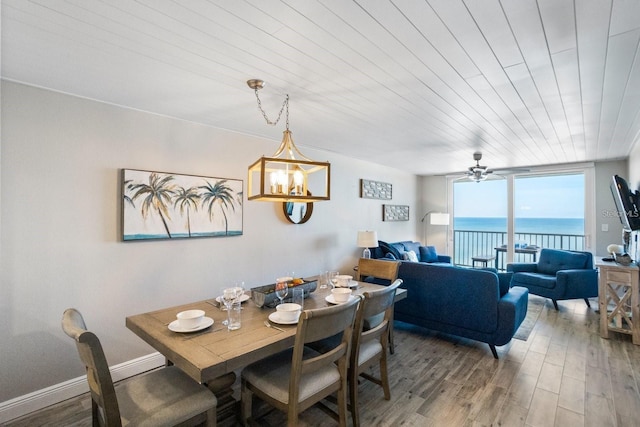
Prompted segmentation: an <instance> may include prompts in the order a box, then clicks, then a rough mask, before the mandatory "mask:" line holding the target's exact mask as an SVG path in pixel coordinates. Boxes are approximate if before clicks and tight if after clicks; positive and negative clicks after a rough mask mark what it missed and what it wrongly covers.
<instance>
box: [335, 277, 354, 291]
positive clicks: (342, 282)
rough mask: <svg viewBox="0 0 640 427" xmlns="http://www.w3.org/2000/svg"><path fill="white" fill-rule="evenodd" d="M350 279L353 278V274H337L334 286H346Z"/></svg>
mask: <svg viewBox="0 0 640 427" xmlns="http://www.w3.org/2000/svg"><path fill="white" fill-rule="evenodd" d="M352 279H353V276H349V275H346V274H338V275H337V276H336V286H338V287H341V288H348V287H349V283H351V280H352Z"/></svg>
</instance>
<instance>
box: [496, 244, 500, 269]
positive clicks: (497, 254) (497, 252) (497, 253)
mask: <svg viewBox="0 0 640 427" xmlns="http://www.w3.org/2000/svg"><path fill="white" fill-rule="evenodd" d="M499 252H500V251H499V250H497V249H496V270H498V258H499V257H500V254H499Z"/></svg>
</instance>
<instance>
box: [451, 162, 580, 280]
mask: <svg viewBox="0 0 640 427" xmlns="http://www.w3.org/2000/svg"><path fill="white" fill-rule="evenodd" d="M584 186H585V184H584V174H582V173H572V174H555V175H536V176H526V177H516V178H515V179H514V185H513V188H514V191H513V192H514V194H513V195H512V196H511V197H509V195H508V194H507V185H506V180H504V179H503V180H495V181H485V182H480V183H475V182H456V183H454V186H453V187H454V203H453V206H454V216H453V228H454V230H453V245H454V251H453V257H454V263H455V264H458V265H466V266H472V264H473V262H472V258H473V257H483V258H492V259H491V262H492V264H491V266H495V267H496V268H498V269H501V270H502V269H504V268H505V267H506V260H507V257H506V255H507V253H506V252H507V247H506V244H507V241H508V235H507V230H508V221H509V217H508V211H509V209H508V203H509V202H508V200H510V199H511V200H513V209H512V212H513V219H514V227H513V234H514V235H513V242H514V248H513V251H514V254H513V261H514V262H531V261H535V260H536V259H537V254H538V252H539V250H540V249H541V248H555V249H569V250H584V238H585V237H584V236H585V218H584V209H585V188H584Z"/></svg>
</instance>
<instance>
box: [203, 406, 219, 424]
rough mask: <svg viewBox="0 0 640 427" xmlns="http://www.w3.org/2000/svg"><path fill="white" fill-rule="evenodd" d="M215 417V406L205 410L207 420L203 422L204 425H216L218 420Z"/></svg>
mask: <svg viewBox="0 0 640 427" xmlns="http://www.w3.org/2000/svg"><path fill="white" fill-rule="evenodd" d="M216 418H217V414H216V408H211V409H209V410H208V411H207V421H206V422H205V425H206V426H207V427H216V424H217V422H218V420H217V419H216Z"/></svg>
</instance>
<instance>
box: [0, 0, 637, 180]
mask: <svg viewBox="0 0 640 427" xmlns="http://www.w3.org/2000/svg"><path fill="white" fill-rule="evenodd" d="M1 8H2V77H3V78H4V79H7V80H11V81H18V82H24V83H27V84H31V85H36V86H41V87H45V88H50V89H53V90H57V91H62V92H67V93H71V94H76V95H79V96H83V97H88V98H92V99H96V100H101V101H105V102H109V103H114V104H118V105H123V106H128V107H132V108H135V109H140V110H144V111H150V112H154V113H159V114H164V115H167V116H171V117H177V118H182V119H185V120H190V121H194V122H198V123H204V124H207V125H212V126H216V127H220V128H225V129H231V130H235V131H240V132H244V133H248V134H251V135H260V136H264V137H267V138H270V139H272V140H273V141H274V143H273V144H272V145H271V146H265V150H264V153H256V157H258V156H259V155H261V154H266V155H270V154H272V152H273V151H274V150H275V148H276V147H277V145H278V142H279V140H280V139H281V132H282V131H283V130H284V126H283V124H282V123H280V124H279V125H278V126H276V127H271V126H268V125H267V124H266V123H265V122H264V120H263V118H262V117H261V115H260V113H259V112H258V110H257V106H256V100H255V97H254V95H253V93H252V91H251V90H250V89H249V88H248V87H247V86H246V83H245V82H246V80H247V79H249V78H261V79H263V80H265V81H266V82H267V86H266V87H265V89H263V90H262V91H261V92H260V96H261V98H262V100H263V105H264V107H265V109H267V111H268V113H270V114H271V115H273V116H275V115H276V114H277V111H278V109H279V106H280V104H281V102H282V100H283V97H284V95H285V94H287V93H288V94H289V95H290V97H291V102H290V110H291V114H290V123H291V130H292V131H293V136H294V140H295V141H296V143H297V145H298V146H299V147H300V148H301V149H302V151H303V152H304V150H305V148H307V149H308V148H309V147H313V148H318V149H321V150H328V151H333V152H337V153H342V154H344V155H347V156H350V157H355V158H360V159H364V160H369V161H372V162H376V163H380V164H386V165H390V166H393V167H397V168H401V169H406V170H409V171H412V172H414V173H416V174H425V175H429V174H443V173H450V172H453V171H460V170H464V169H466V168H467V167H468V166H471V164H473V161H472V153H473V152H474V151H482V152H483V154H484V158H483V163H484V164H487V165H488V166H490V167H492V168H506V167H518V166H535V165H547V164H557V163H566V162H580V161H593V160H604V159H615V158H622V157H626V156H627V155H628V154H629V152H630V150H631V148H632V146H633V144H634V143H636V142H637V141H638V139H639V138H640V65H639V61H640V59H639V55H638V52H639V48H640V1H637V0H573V1H572V0H537V1H536V0H501V1H498V0H464V1H463V0H392V1H383V0H357V1H346V0H282V1H279V0H209V1H207V0H189V1H186V0H184V1H177V0H175V1H171V0H137V1H132V0H104V1H100V0H2V3H1Z"/></svg>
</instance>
